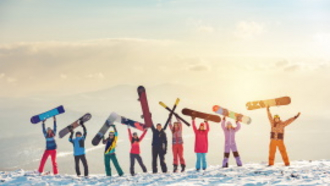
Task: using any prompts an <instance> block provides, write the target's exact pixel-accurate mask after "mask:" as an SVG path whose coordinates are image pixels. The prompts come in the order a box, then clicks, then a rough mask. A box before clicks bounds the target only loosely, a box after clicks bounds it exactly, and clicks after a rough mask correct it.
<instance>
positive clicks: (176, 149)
mask: <svg viewBox="0 0 330 186" xmlns="http://www.w3.org/2000/svg"><path fill="white" fill-rule="evenodd" d="M176 120H177V122H174V126H172V122H171V121H170V124H169V126H170V129H171V132H172V151H173V166H174V168H173V172H176V171H177V170H178V162H179V160H180V164H181V172H184V171H185V168H186V163H185V160H184V158H183V139H182V123H181V122H180V120H179V119H178V118H176Z"/></svg>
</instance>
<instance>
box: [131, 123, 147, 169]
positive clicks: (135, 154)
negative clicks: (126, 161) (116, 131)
mask: <svg viewBox="0 0 330 186" xmlns="http://www.w3.org/2000/svg"><path fill="white" fill-rule="evenodd" d="M127 130H128V137H129V141H130V142H131V151H130V160H131V165H130V171H131V175H132V176H135V171H134V164H135V160H137V162H138V163H139V164H140V166H141V168H142V170H143V172H144V173H146V172H147V168H146V166H145V165H144V164H143V161H142V158H141V156H140V142H141V141H142V140H143V138H144V136H145V135H146V134H147V132H148V130H146V129H145V130H144V132H143V133H142V135H141V136H140V137H138V135H137V133H136V132H134V133H133V135H132V131H131V129H130V128H129V126H128V125H127Z"/></svg>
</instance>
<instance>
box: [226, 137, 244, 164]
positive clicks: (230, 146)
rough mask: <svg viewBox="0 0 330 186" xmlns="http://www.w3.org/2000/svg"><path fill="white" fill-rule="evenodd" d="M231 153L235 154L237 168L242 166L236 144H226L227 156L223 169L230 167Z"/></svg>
mask: <svg viewBox="0 0 330 186" xmlns="http://www.w3.org/2000/svg"><path fill="white" fill-rule="evenodd" d="M230 152H233V154H234V157H235V159H236V164H237V166H242V161H241V158H240V156H239V153H238V151H237V146H236V143H233V144H225V154H224V158H223V161H222V167H228V160H229V155H230Z"/></svg>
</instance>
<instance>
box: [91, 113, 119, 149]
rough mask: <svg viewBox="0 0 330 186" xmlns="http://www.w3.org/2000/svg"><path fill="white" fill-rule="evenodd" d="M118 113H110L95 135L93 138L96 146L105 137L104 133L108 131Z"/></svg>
mask: <svg viewBox="0 0 330 186" xmlns="http://www.w3.org/2000/svg"><path fill="white" fill-rule="evenodd" d="M117 117H118V115H117V114H116V113H114V112H112V113H111V114H110V116H109V117H108V119H107V120H106V121H105V123H104V125H103V126H102V127H101V129H100V130H99V132H98V133H97V134H96V135H95V137H94V138H93V140H92V144H93V145H94V146H97V145H98V144H99V143H100V141H101V140H102V139H103V136H104V134H105V133H106V132H107V130H108V129H109V128H110V125H112V124H113V122H114V121H115V120H116V119H117Z"/></svg>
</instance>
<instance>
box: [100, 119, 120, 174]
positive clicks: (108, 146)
mask: <svg viewBox="0 0 330 186" xmlns="http://www.w3.org/2000/svg"><path fill="white" fill-rule="evenodd" d="M110 126H111V127H113V129H114V131H110V132H109V137H108V138H107V139H104V137H103V144H105V151H104V165H105V172H106V174H107V176H111V167H110V160H111V161H112V163H113V164H114V166H115V168H116V170H117V172H118V174H119V176H122V175H124V172H123V171H122V169H121V168H120V166H119V163H118V160H117V157H116V154H115V150H116V145H117V140H118V132H117V129H116V126H115V125H113V124H112V125H110Z"/></svg>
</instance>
